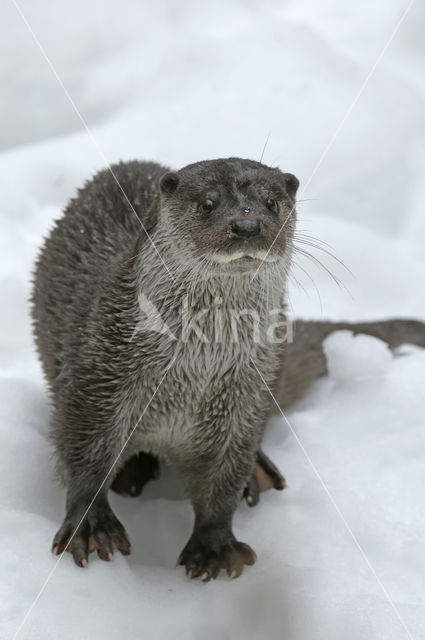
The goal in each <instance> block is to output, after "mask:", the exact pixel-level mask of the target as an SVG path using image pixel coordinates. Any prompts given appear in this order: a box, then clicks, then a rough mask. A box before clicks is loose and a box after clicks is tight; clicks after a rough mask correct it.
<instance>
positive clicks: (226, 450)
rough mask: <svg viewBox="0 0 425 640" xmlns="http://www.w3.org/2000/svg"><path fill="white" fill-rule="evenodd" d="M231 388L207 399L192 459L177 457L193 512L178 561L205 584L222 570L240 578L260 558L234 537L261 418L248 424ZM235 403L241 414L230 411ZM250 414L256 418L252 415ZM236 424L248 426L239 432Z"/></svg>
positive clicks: (188, 572)
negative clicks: (235, 518)
mask: <svg viewBox="0 0 425 640" xmlns="http://www.w3.org/2000/svg"><path fill="white" fill-rule="evenodd" d="M229 387H230V385H228V386H227V387H226V389H222V390H220V391H219V392H218V393H217V394H214V396H212V397H211V398H210V399H209V400H208V401H207V400H206V399H204V402H205V405H204V406H202V408H201V411H200V415H202V416H209V418H207V419H206V418H205V417H204V418H203V419H202V420H200V421H199V425H195V427H194V429H193V433H195V434H200V435H199V439H197V440H195V441H193V442H192V445H195V446H196V449H195V450H196V454H194V453H193V451H194V448H192V453H191V456H190V458H189V457H188V458H186V459H183V460H176V463H177V467H178V468H179V471H180V473H181V475H182V476H183V480H184V482H185V484H186V487H187V490H188V492H189V495H190V497H191V500H192V504H193V507H194V511H195V523H194V528H193V532H192V535H191V537H190V539H189V541H188V543H187V544H186V546H185V547H184V549H183V551H182V553H181V554H180V557H179V559H178V564H180V565H184V566H185V568H186V573H187V575H188V576H189V578H196V577H201V579H202V581H204V582H207V581H208V580H210V579H211V578H216V577H217V575H218V573H219V571H220V569H225V570H226V571H227V573H228V575H229V576H230V577H231V578H237V577H238V576H240V574H241V573H242V571H243V568H244V565H252V564H254V562H255V560H256V555H255V553H254V551H253V550H252V549H251V548H250V547H249V546H248V545H247V544H245V543H243V542H239V541H238V540H237V539H236V537H235V536H234V534H233V531H232V519H233V513H234V511H235V509H236V507H237V506H238V504H239V502H240V497H241V495H242V492H243V488H244V486H245V485H246V482H247V478H249V476H250V474H251V472H252V469H253V468H254V465H255V455H256V448H257V444H258V438H259V437H260V436H261V429H259V427H258V422H257V423H256V424H255V425H253V426H251V425H250V424H247V421H248V418H247V417H246V416H244V415H243V414H241V411H240V409H241V407H240V406H239V405H237V403H236V401H237V400H239V398H238V397H237V398H236V400H235V397H234V396H233V395H230V394H232V393H233V389H232V388H229ZM229 395H230V397H229ZM218 402H220V403H221V404H220V405H218ZM232 405H233V408H234V411H235V413H236V411H238V414H237V415H232V414H229V412H228V407H229V406H232ZM217 406H220V407H222V411H223V414H222V415H217ZM243 409H244V407H242V410H243ZM249 418H250V419H251V420H252V416H251V415H250V416H249ZM234 424H238V425H241V424H243V425H244V426H243V427H242V428H240V429H238V430H236V429H234V428H232V427H233V425H234ZM208 434H214V438H212V439H209V438H208V437H206V436H207V435H208Z"/></svg>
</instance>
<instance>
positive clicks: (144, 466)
mask: <svg viewBox="0 0 425 640" xmlns="http://www.w3.org/2000/svg"><path fill="white" fill-rule="evenodd" d="M158 476H159V460H158V458H157V457H156V456H153V455H151V454H150V453H145V452H144V451H140V452H139V453H136V454H135V455H134V456H131V458H130V459H129V460H127V462H126V463H125V464H124V466H123V467H122V469H120V470H119V471H118V473H117V475H116V476H115V479H114V481H113V483H112V486H111V489H112V490H113V491H115V492H116V493H128V494H129V495H130V496H138V495H140V493H141V492H142V489H143V487H144V486H145V484H147V483H148V482H149V480H154V479H155V478H157V477H158Z"/></svg>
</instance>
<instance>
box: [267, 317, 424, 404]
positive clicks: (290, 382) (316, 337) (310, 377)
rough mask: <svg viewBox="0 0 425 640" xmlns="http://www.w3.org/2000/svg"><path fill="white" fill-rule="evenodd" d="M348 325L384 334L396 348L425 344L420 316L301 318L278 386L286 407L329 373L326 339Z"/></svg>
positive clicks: (278, 396)
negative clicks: (362, 319) (364, 319)
mask: <svg viewBox="0 0 425 640" xmlns="http://www.w3.org/2000/svg"><path fill="white" fill-rule="evenodd" d="M344 329H348V330H349V331H352V332H353V333H354V334H357V333H365V334H367V335H370V336H374V337H375V338H380V339H381V340H384V342H387V343H388V344H389V346H390V347H391V348H392V349H394V348H395V347H397V346H399V345H400V344H403V343H407V342H408V343H411V344H416V345H419V346H421V347H425V323H423V322H418V321H417V320H403V319H401V320H386V321H378V322H355V323H350V322H316V321H304V320H297V322H296V325H295V331H294V342H293V343H291V344H288V345H287V347H286V353H285V361H284V365H283V367H282V373H281V375H280V377H279V379H278V381H277V383H276V387H275V397H276V400H277V401H278V403H279V405H280V407H281V408H282V409H284V408H285V407H288V406H289V405H290V404H292V403H293V402H295V400H298V399H299V398H301V396H302V395H303V394H304V392H305V391H306V390H307V388H308V387H309V386H310V384H311V383H312V382H314V381H315V380H316V379H317V378H319V377H320V376H323V375H325V374H326V372H327V367H326V357H325V354H324V352H323V347H322V345H323V340H324V339H325V338H326V337H327V336H328V335H330V334H331V333H333V332H334V331H340V330H344Z"/></svg>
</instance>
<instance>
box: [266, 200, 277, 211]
mask: <svg viewBox="0 0 425 640" xmlns="http://www.w3.org/2000/svg"><path fill="white" fill-rule="evenodd" d="M266 207H267V209H270V211H276V209H277V202H276V200H273V198H267V200H266Z"/></svg>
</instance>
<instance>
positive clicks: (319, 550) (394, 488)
mask: <svg viewBox="0 0 425 640" xmlns="http://www.w3.org/2000/svg"><path fill="white" fill-rule="evenodd" d="M17 2H18V4H19V6H20V7H21V9H22V11H23V13H24V15H25V16H26V18H27V20H28V22H29V23H30V25H31V27H32V28H33V30H34V33H35V34H36V37H37V38H38V40H39V42H40V44H41V46H42V48H43V49H44V51H45V53H46V55H47V57H48V58H49V60H50V61H51V63H52V65H53V66H54V68H55V69H56V70H57V73H58V75H59V77H60V78H61V81H62V82H63V83H64V85H65V87H66V88H67V90H68V91H69V93H70V95H71V97H72V98H73V100H74V102H75V105H76V106H77V108H78V110H79V111H80V113H81V115H82V117H83V119H84V121H85V123H86V124H87V125H88V127H89V129H90V132H91V136H92V137H90V135H88V134H87V131H86V130H85V129H84V128H83V127H82V123H81V120H80V119H79V117H78V115H77V114H76V113H75V111H74V110H73V108H72V106H71V105H70V102H69V100H68V98H67V97H66V95H65V94H64V91H63V88H62V87H61V86H60V84H59V83H58V81H57V79H56V78H55V76H54V74H53V73H52V70H51V68H50V67H49V65H48V63H47V61H46V59H45V58H44V57H43V55H42V53H41V52H40V49H39V48H38V47H37V44H36V43H35V42H34V39H33V38H32V36H31V33H30V32H29V30H28V28H27V26H26V25H25V23H24V22H23V20H22V18H21V16H20V15H19V13H18V12H17V10H16V7H15V6H14V3H13V2H9V3H8V2H6V3H2V5H1V8H0V18H1V19H0V34H1V40H2V47H3V61H4V64H3V66H2V69H1V82H2V86H3V89H4V91H3V94H2V101H1V103H0V117H1V122H2V138H1V141H0V148H1V149H2V151H1V153H0V181H1V185H2V188H1V191H0V218H1V233H0V288H1V293H2V301H3V304H2V305H1V306H0V474H1V479H0V508H1V523H2V526H1V530H0V540H1V544H0V564H1V567H2V572H1V577H0V637H1V638H2V640H3V639H5V640H12V639H14V640H15V638H16V639H17V640H24V639H26V640H57V638H61V640H68V639H69V640H71V639H72V640H75V638H78V639H81V640H86V639H87V640H96V639H98V638H102V640H109V639H110V640H115V638H117V637H123V638H126V639H128V640H136V639H138V638H141V637H151V638H155V639H158V640H162V639H164V640H169V638H176V639H177V640H179V639H181V640H187V639H189V638H190V639H193V640H198V639H199V638H203V640H213V639H214V640H216V639H217V638H220V639H223V640H224V639H229V640H239V639H240V640H246V638H252V639H257V638H265V639H268V638H288V639H290V640H312V638H314V639H316V638H317V639H319V638H326V640H340V639H341V637H343V638H344V640H360V639H362V640H363V639H364V638H367V639H368V640H378V639H381V638H385V640H405V639H406V638H408V637H409V638H415V639H416V638H421V637H424V636H425V623H424V621H425V589H424V587H425V584H424V563H425V544H424V531H425V510H424V508H423V502H424V500H423V487H424V486H425V465H424V455H425V444H424V414H425V394H424V391H423V381H424V379H425V352H424V350H422V349H419V348H415V347H412V346H409V345H407V346H403V347H401V348H399V349H397V350H396V352H395V353H394V354H393V353H391V352H389V350H388V348H387V347H386V345H385V344H384V343H382V342H380V341H379V340H376V339H374V338H370V337H368V336H362V335H359V336H355V337H353V336H352V335H351V334H350V333H344V332H343V333H338V334H335V335H332V336H330V337H329V339H328V340H327V341H326V343H325V350H326V355H327V359H328V369H329V375H328V376H325V377H323V378H322V379H321V380H319V381H317V382H316V383H315V384H314V385H313V387H312V388H311V390H310V391H309V392H308V394H307V395H306V396H305V398H303V400H302V401H300V402H299V403H298V404H297V405H296V406H294V407H292V408H291V409H290V410H289V411H288V412H287V421H286V420H285V419H283V418H277V417H275V418H273V419H272V420H271V421H270V425H269V428H268V431H267V433H266V437H265V442H264V448H265V450H266V452H267V453H268V454H269V455H270V457H271V458H272V459H273V461H274V462H275V463H276V464H277V465H278V466H279V467H280V468H281V469H282V471H283V473H284V474H285V477H286V479H287V482H288V489H287V490H285V491H284V492H282V493H278V492H276V491H273V492H268V493H267V494H265V495H263V497H262V500H261V503H260V505H259V506H258V507H256V508H254V509H250V508H248V507H247V505H245V504H241V506H240V508H239V509H238V511H237V513H236V517H235V526H234V528H235V533H236V535H237V536H238V537H239V538H240V539H241V540H245V541H246V542H247V543H249V544H250V545H252V547H253V548H254V549H255V551H256V552H257V554H258V562H257V564H256V565H254V566H253V567H252V568H249V569H246V571H245V572H244V574H243V575H242V577H241V578H240V579H238V580H236V581H230V580H229V579H228V578H227V577H226V576H224V575H223V576H219V578H218V579H217V581H216V582H215V583H212V584H208V585H203V584H200V583H199V581H192V582H189V581H188V580H187V579H186V578H185V577H184V572H183V570H182V568H181V567H179V568H176V567H175V562H176V560H177V557H178V555H179V552H180V551H181V549H182V547H183V546H184V544H185V543H186V541H187V538H188V536H189V535H190V531H191V526H192V518H193V516H192V509H191V506H190V504H189V502H188V500H187V499H186V498H185V496H184V494H183V492H182V489H181V486H180V484H179V481H178V479H177V477H176V475H175V473H174V471H173V470H172V469H169V468H165V469H163V472H162V476H161V478H160V479H159V480H158V481H156V482H154V483H151V484H150V485H148V487H147V488H146V490H145V491H144V493H143V494H142V496H141V497H139V498H136V499H130V498H124V497H119V496H117V495H113V496H112V497H111V502H112V506H113V508H114V510H115V512H116V513H117V515H118V517H119V518H120V520H122V522H123V523H124V524H125V525H126V527H127V530H128V532H129V534H130V537H131V540H132V544H133V547H134V551H135V553H134V555H133V556H131V557H130V558H123V557H121V556H119V555H117V556H116V557H115V558H114V561H113V562H112V563H110V564H108V563H103V562H101V561H100V560H98V559H97V558H96V557H91V559H90V560H91V561H90V563H89V567H88V569H87V570H81V569H79V568H77V567H76V566H74V565H73V563H72V561H71V559H70V558H69V557H68V555H65V556H64V557H63V558H62V559H61V560H60V562H59V563H58V564H56V563H57V560H56V559H55V558H54V557H53V556H52V555H51V554H50V552H49V547H50V544H51V540H52V537H53V534H54V533H55V531H56V529H57V528H58V526H59V524H60V522H61V519H62V517H63V513H64V504H65V493H64V490H63V489H62V488H61V487H59V486H57V485H56V484H55V482H54V480H53V465H52V462H51V460H50V447H49V442H48V426H47V425H48V420H49V406H48V399H47V395H46V389H45V385H44V383H43V380H42V374H41V371H40V367H39V365H38V362H37V359H36V356H35V351H34V347H33V343H32V337H31V330H30V323H29V319H28V296H29V293H30V273H31V269H32V265H33V261H34V258H35V255H36V252H37V249H38V247H39V246H40V243H41V241H42V237H43V236H44V235H45V234H46V233H47V232H48V230H49V228H50V227H51V224H52V221H53V220H54V219H55V218H56V217H58V216H59V215H60V212H61V210H62V209H63V207H64V205H65V203H66V201H67V200H68V198H70V197H71V196H73V195H74V194H75V191H76V189H77V187H79V186H81V184H82V183H83V182H84V180H86V179H87V178H89V177H90V176H91V175H92V174H93V173H94V172H96V171H97V170H99V169H100V168H103V167H104V166H105V164H106V163H107V162H111V163H112V162H116V161H118V160H119V159H124V160H125V159H131V158H135V157H136V158H143V159H154V160H158V161H161V162H163V163H165V164H169V165H170V166H173V167H180V166H183V165H185V164H187V163H188V162H192V161H196V160H198V159H206V158H213V157H226V156H234V155H237V156H241V157H250V158H253V159H259V158H260V157H261V155H262V151H263V147H264V145H265V143H266V140H267V139H268V141H267V144H266V147H265V149H264V152H263V161H264V162H265V163H267V164H270V165H273V164H277V165H278V166H279V167H280V168H281V169H282V170H284V171H291V172H293V173H295V174H296V175H297V176H298V177H299V178H300V180H301V188H300V192H299V200H300V202H299V204H298V218H299V220H298V228H299V229H300V231H306V232H308V233H310V234H311V235H312V236H314V237H315V238H318V239H319V240H321V241H324V242H326V243H328V245H330V247H329V246H325V245H319V246H320V247H321V249H320V248H319V247H311V246H307V245H304V248H307V249H308V250H311V251H312V253H313V254H314V256H315V257H316V259H317V260H320V261H321V262H323V264H324V267H325V268H323V267H322V266H320V265H319V264H318V263H317V262H314V261H313V262H311V260H308V259H305V257H303V256H302V255H301V254H300V253H296V254H295V256H294V262H295V264H294V269H293V275H292V279H291V287H290V292H289V297H290V303H291V306H292V308H293V310H294V314H295V315H297V316H298V317H306V318H307V317H308V318H324V317H327V318H333V319H345V320H356V319H360V318H361V319H365V320H371V319H374V318H379V317H383V318H384V317H390V316H399V317H409V316H412V317H416V318H418V319H424V309H425V290H424V287H423V283H424V281H425V255H424V251H423V237H424V231H425V222H424V220H425V218H424V215H423V212H424V206H425V188H424V182H423V175H424V166H425V153H424V149H425V144H424V142H425V120H424V117H423V114H424V110H425V86H424V83H423V58H424V55H425V48H424V47H425V45H424V42H425V41H424V38H423V20H424V18H425V5H423V4H422V3H420V2H416V3H414V4H413V6H412V8H411V9H410V11H409V12H408V14H407V15H406V18H405V20H404V21H403V22H402V24H401V26H400V29H399V31H398V32H397V33H396V34H395V36H394V38H393V40H392V41H391V43H390V44H389V46H388V48H387V50H386V51H385V54H384V55H383V57H382V59H381V60H380V61H379V64H378V65H377V66H376V68H375V69H374V71H373V73H372V75H371V77H370V81H369V82H368V83H367V85H366V86H365V88H364V90H363V91H362V92H361V93H360V94H359V91H360V89H361V87H362V84H363V82H364V80H365V78H366V77H367V76H368V73H369V72H370V70H371V69H372V67H373V65H374V63H375V62H376V61H377V60H378V56H379V55H380V54H381V52H382V51H383V49H384V47H385V46H386V44H387V43H388V42H389V39H390V37H391V34H392V33H393V30H394V27H395V25H396V24H397V22H398V20H399V18H400V16H401V14H402V12H403V11H404V9H405V7H406V2H405V0H396V1H394V2H392V3H386V2H383V1H382V2H375V3H370V2H365V1H364V0H359V1H358V2H355V3H345V4H344V7H341V3H338V2H337V1H336V0H323V1H322V2H320V3H317V2H313V0H297V1H295V0H287V1H285V2H278V1H276V0H266V1H265V2H261V3H258V2H251V1H250V2H246V1H244V0H232V1H231V2H227V1H226V2H224V0H219V1H218V2H214V3H199V2H195V1H194V0H187V1H186V2H180V3H176V2H174V0H159V1H157V2H155V3H152V2H147V0H146V1H145V0H143V1H141V2H138V3H135V2H133V1H132V0H122V1H121V2H120V4H119V6H118V5H117V3H114V2H112V1H109V0H108V1H107V0H103V1H102V2H97V1H95V2H91V3H87V2H83V0H75V1H74V2H72V3H58V2H54V1H53V0H39V1H38V2H37V3H34V2H30V0H17ZM6 61H7V64H6ZM351 106H352V107H353V108H352V109H351ZM346 116H347V117H346ZM343 119H345V120H344V123H343V125H342V126H341V127H340V124H341V123H342V122H343ZM336 133H337V135H336V136H335V134H336ZM331 140H333V142H332V144H331V146H330V147H329V148H328V151H327V152H326V154H325V155H324V156H322V154H323V152H324V150H325V149H326V148H327V146H328V145H329V142H330V141H331ZM314 242H316V241H314ZM300 247H301V248H302V247H303V245H300ZM326 251H330V252H331V253H334V254H335V255H336V257H337V258H338V259H339V260H341V261H342V262H343V263H344V264H345V265H346V267H344V266H343V265H342V264H341V263H340V262H338V261H337V260H335V259H334V258H332V257H331V256H330V255H329V254H328V253H326ZM347 268H348V269H349V270H350V271H348V270H347ZM326 269H327V270H330V271H331V272H332V273H333V274H334V275H335V276H336V278H337V279H339V280H341V281H342V285H341V288H338V287H337V286H336V285H335V282H334V281H333V280H332V278H331V277H330V276H329V273H328V272H327V270H326ZM33 605H34V606H33ZM25 616H27V617H25ZM407 630H408V631H407ZM409 633H410V634H411V635H409Z"/></svg>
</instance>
